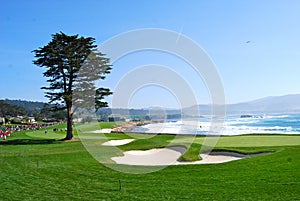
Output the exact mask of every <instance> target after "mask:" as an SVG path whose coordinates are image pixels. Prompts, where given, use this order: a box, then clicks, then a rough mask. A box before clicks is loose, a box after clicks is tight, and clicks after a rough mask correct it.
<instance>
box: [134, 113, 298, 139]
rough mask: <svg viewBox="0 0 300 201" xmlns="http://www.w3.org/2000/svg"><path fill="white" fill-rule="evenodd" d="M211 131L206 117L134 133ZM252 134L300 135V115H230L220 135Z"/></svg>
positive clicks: (208, 118) (148, 128) (167, 121)
mask: <svg viewBox="0 0 300 201" xmlns="http://www.w3.org/2000/svg"><path fill="white" fill-rule="evenodd" d="M210 129H211V117H209V116H206V117H201V118H193V119H188V120H181V119H176V120H175V119H173V120H166V121H165V122H164V123H154V124H148V125H145V126H141V127H136V128H135V130H134V132H145V133H175V134H179V133H180V134H199V135H209V134H210ZM252 133H274V134H300V114H284V115H282V114H272V115H255V116H251V117H246V118H241V116H240V115H228V116H226V118H225V121H224V126H223V129H222V131H221V132H220V133H219V135H241V134H252Z"/></svg>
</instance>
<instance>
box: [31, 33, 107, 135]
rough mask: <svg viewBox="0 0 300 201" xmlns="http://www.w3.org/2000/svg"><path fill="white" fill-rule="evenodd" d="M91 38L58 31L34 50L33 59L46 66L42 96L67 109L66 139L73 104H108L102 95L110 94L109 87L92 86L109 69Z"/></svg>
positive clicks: (70, 123) (71, 118) (60, 107)
mask: <svg viewBox="0 0 300 201" xmlns="http://www.w3.org/2000/svg"><path fill="white" fill-rule="evenodd" d="M94 42H95V39H94V38H92V37H87V38H85V37H79V36H78V35H73V36H68V35H66V34H64V33H62V32H61V33H56V34H54V35H52V40H51V41H50V42H49V43H48V44H47V45H46V46H44V47H41V48H39V49H36V50H34V51H33V52H34V54H35V57H36V60H34V61H33V63H34V64H36V65H38V66H40V67H43V68H45V69H46V71H45V72H44V73H43V75H44V77H47V78H48V79H47V82H48V83H49V86H48V87H42V89H44V90H45V94H46V95H45V96H46V97H47V98H49V101H50V103H53V104H56V106H57V107H56V108H55V110H63V109H66V110H67V129H68V131H67V136H66V139H72V138H73V131H72V122H73V112H74V111H73V109H74V108H73V106H75V107H79V108H84V109H98V108H100V107H103V106H107V104H106V103H105V102H104V101H103V98H104V97H105V96H107V95H110V94H111V93H110V91H109V89H105V90H103V88H100V89H98V90H97V88H96V86H95V81H97V80H99V79H104V78H105V74H107V73H110V70H111V66H110V65H109V59H108V58H105V57H104V54H102V53H100V52H98V51H97V49H96V48H97V46H96V45H94ZM102 92H103V93H102ZM75 110H76V108H75Z"/></svg>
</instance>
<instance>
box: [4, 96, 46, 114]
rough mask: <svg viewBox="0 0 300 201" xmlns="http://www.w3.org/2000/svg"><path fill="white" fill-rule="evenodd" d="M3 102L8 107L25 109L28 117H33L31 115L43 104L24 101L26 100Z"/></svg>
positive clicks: (6, 100)
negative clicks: (15, 106) (13, 106)
mask: <svg viewBox="0 0 300 201" xmlns="http://www.w3.org/2000/svg"><path fill="white" fill-rule="evenodd" d="M4 101H5V102H6V103H8V104H10V105H17V106H20V107H23V108H25V110H26V111H27V115H28V116H33V113H34V112H35V111H40V110H41V109H42V108H43V106H44V104H45V103H43V102H39V101H26V100H8V99H5V100H4Z"/></svg>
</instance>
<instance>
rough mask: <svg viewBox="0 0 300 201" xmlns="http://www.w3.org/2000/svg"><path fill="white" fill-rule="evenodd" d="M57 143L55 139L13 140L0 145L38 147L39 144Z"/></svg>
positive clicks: (2, 142) (0, 142)
mask: <svg viewBox="0 0 300 201" xmlns="http://www.w3.org/2000/svg"><path fill="white" fill-rule="evenodd" d="M55 142H57V140H55V139H15V140H7V141H0V145H35V144H36V145H39V144H53V143H55Z"/></svg>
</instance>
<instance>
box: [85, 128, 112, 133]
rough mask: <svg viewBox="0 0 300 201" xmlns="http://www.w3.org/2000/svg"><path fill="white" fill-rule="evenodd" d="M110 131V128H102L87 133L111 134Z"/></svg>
mask: <svg viewBox="0 0 300 201" xmlns="http://www.w3.org/2000/svg"><path fill="white" fill-rule="evenodd" d="M111 131H112V129H110V128H104V129H100V130H95V131H89V133H111Z"/></svg>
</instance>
